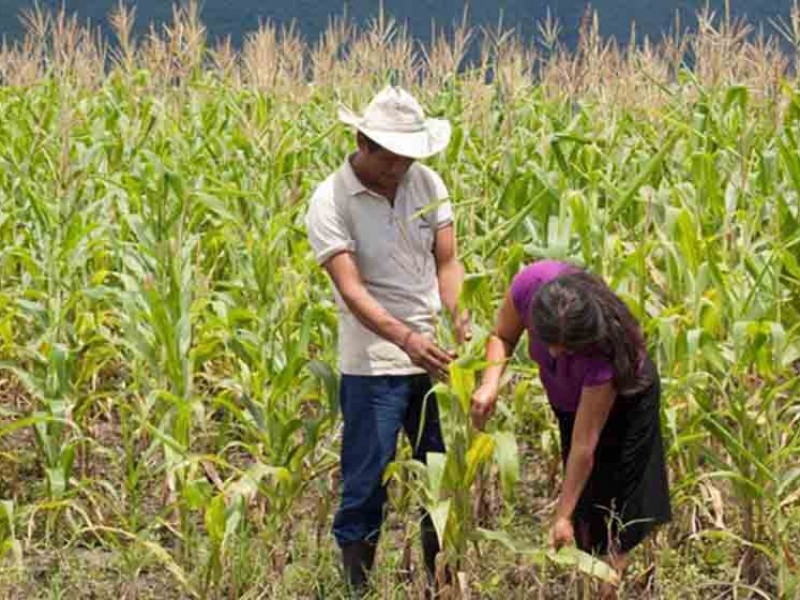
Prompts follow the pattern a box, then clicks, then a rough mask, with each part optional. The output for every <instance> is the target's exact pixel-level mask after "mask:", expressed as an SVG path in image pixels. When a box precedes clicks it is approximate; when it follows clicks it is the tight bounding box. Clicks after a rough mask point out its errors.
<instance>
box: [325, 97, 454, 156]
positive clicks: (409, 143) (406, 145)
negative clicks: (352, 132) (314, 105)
mask: <svg viewBox="0 0 800 600" xmlns="http://www.w3.org/2000/svg"><path fill="white" fill-rule="evenodd" d="M339 120H340V121H341V122H342V123H345V124H347V125H351V126H353V127H355V128H356V129H358V130H359V131H361V132H362V133H363V134H364V135H366V136H367V137H368V138H369V139H371V140H373V141H374V142H375V143H377V144H380V145H381V146H383V147H384V148H386V149H387V150H389V151H390V152H393V153H394V154H397V155H399V156H405V157H407V158H428V157H430V156H433V155H434V154H438V153H439V152H441V151H442V150H444V149H445V148H447V144H449V143H450V135H451V132H452V128H451V127H450V122H449V121H448V120H447V119H425V126H424V128H423V129H421V130H420V131H414V132H405V131H386V130H384V129H372V128H370V127H368V126H366V125H365V124H364V120H363V118H362V117H361V116H360V115H357V114H355V113H354V112H352V111H350V110H349V109H347V108H345V107H340V108H339Z"/></svg>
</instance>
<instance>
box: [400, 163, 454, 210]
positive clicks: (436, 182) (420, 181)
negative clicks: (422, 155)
mask: <svg viewBox="0 0 800 600" xmlns="http://www.w3.org/2000/svg"><path fill="white" fill-rule="evenodd" d="M409 175H410V176H411V177H412V179H413V181H414V183H415V184H416V185H418V186H421V187H422V189H423V190H424V191H425V195H426V196H427V198H426V199H425V200H426V202H435V201H437V200H443V199H445V198H447V195H448V193H447V187H446V186H445V184H444V181H442V178H441V176H440V175H439V173H437V172H436V171H434V170H433V169H432V168H430V167H429V166H428V165H424V164H422V163H418V162H415V163H414V164H412V165H411V167H410V168H409Z"/></svg>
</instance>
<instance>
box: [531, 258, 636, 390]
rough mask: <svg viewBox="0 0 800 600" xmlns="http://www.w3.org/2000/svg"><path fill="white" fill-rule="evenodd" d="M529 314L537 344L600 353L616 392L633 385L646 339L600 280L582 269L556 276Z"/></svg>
mask: <svg viewBox="0 0 800 600" xmlns="http://www.w3.org/2000/svg"><path fill="white" fill-rule="evenodd" d="M531 313H532V324H533V329H534V332H535V334H536V337H537V338H538V339H539V340H540V341H541V342H543V343H545V344H548V345H561V346H564V347H565V348H567V349H568V350H572V351H578V352H581V351H586V352H592V353H595V352H598V353H600V354H601V355H602V356H604V357H605V358H607V359H608V360H609V361H610V362H611V364H612V367H613V370H614V386H615V387H616V389H617V390H618V391H620V392H623V391H625V390H628V389H631V388H634V387H636V385H637V382H638V377H637V368H638V366H639V362H640V359H641V357H642V355H643V354H644V352H645V342H644V336H643V335H642V331H641V328H640V327H639V323H638V322H637V321H636V319H635V318H634V316H633V315H632V314H631V311H630V310H629V309H628V307H627V306H626V305H625V303H624V302H623V301H622V300H620V298H619V297H618V296H617V295H616V294H615V293H614V292H612V291H611V289H610V288H609V287H608V286H607V285H606V283H605V282H604V281H603V280H602V279H600V278H599V277H596V276H594V275H592V274H590V273H586V272H584V271H579V272H576V273H569V274H567V275H562V276H560V277H557V278H556V279H554V280H552V281H549V282H548V283H546V284H544V285H543V286H542V287H541V288H539V290H538V291H537V292H536V294H535V295H534V297H533V302H532V303H531Z"/></svg>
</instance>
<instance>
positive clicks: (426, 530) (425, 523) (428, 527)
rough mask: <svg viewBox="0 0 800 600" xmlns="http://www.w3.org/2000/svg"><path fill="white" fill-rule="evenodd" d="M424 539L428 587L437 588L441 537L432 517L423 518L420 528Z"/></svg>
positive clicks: (423, 548) (423, 549)
mask: <svg viewBox="0 0 800 600" xmlns="http://www.w3.org/2000/svg"><path fill="white" fill-rule="evenodd" d="M420 534H421V537H422V558H423V559H424V561H425V572H426V573H427V575H428V585H429V586H430V587H431V588H435V587H436V555H437V554H439V549H440V548H439V537H438V536H437V535H436V527H434V525H433V521H432V520H431V517H430V515H425V516H424V517H423V518H422V524H421V526H420Z"/></svg>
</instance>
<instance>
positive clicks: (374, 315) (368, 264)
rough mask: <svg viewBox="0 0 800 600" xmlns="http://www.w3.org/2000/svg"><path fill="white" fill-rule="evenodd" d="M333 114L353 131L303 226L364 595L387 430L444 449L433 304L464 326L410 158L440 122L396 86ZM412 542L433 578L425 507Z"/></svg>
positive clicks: (388, 447) (354, 561) (433, 137)
mask: <svg viewBox="0 0 800 600" xmlns="http://www.w3.org/2000/svg"><path fill="white" fill-rule="evenodd" d="M339 118H340V120H341V121H343V122H344V123H346V124H349V125H352V126H354V127H355V128H356V130H357V134H356V138H357V146H358V147H357V150H356V152H355V153H354V154H352V155H351V156H349V157H348V158H347V160H346V161H345V162H344V164H343V165H342V166H341V167H340V168H339V169H338V170H337V171H336V172H335V173H334V174H333V175H331V176H330V177H329V178H328V179H326V180H325V181H324V182H323V183H322V184H321V185H320V186H319V187H318V188H317V189H316V191H315V193H314V195H313V197H312V199H311V203H310V207H309V210H308V214H307V216H306V226H307V229H308V238H309V241H310V243H311V246H312V248H313V250H314V254H315V257H316V259H317V261H318V262H319V263H320V264H321V265H322V266H323V267H324V268H325V269H326V270H327V272H328V273H329V275H330V277H331V279H332V280H333V283H334V294H335V296H336V301H337V305H338V308H339V354H340V360H339V368H340V371H341V374H342V380H341V388H340V404H341V410H342V416H343V420H344V431H343V437H342V452H341V477H342V482H343V486H342V487H343V491H342V497H341V504H340V506H339V510H338V512H337V514H336V517H335V520H334V526H333V531H334V535H335V537H336V540H337V542H338V544H339V546H340V547H341V549H342V559H343V563H344V570H345V575H346V577H347V580H348V582H349V584H350V585H351V586H352V587H354V588H356V589H357V590H362V591H363V589H364V587H365V584H366V578H367V576H368V573H369V570H370V569H371V568H372V563H373V560H374V557H375V547H376V544H377V541H378V537H379V535H380V528H381V524H382V522H383V510H384V504H385V501H386V489H385V487H384V485H383V483H382V475H383V471H384V469H385V467H386V466H387V464H388V463H389V462H391V460H392V459H393V457H394V452H395V447H396V444H397V434H398V431H399V430H400V428H401V427H403V428H404V429H405V431H406V434H407V435H408V437H409V440H410V442H411V444H412V446H413V455H414V458H415V459H417V460H422V461H424V460H425V456H426V454H427V453H428V452H443V451H444V443H443V441H442V434H441V431H440V428H439V413H438V407H437V404H436V401H435V399H434V398H433V397H432V396H431V397H430V398H428V399H427V400H426V395H427V393H428V392H429V390H430V388H431V378H436V379H441V378H444V377H445V376H446V374H447V366H448V363H450V361H451V360H452V359H453V357H454V355H453V354H452V353H451V352H448V351H445V350H444V349H442V348H440V347H439V346H438V345H437V344H436V342H435V341H434V333H435V325H436V320H437V315H438V313H439V311H440V309H441V306H442V305H444V306H445V307H446V308H447V310H448V311H449V312H450V315H451V317H452V318H453V322H454V324H455V329H456V335H457V338H458V341H459V342H463V341H465V340H466V339H468V338H469V337H470V329H469V318H468V315H467V313H466V311H459V310H458V308H457V298H458V294H459V291H460V288H461V284H462V282H463V277H464V273H463V269H462V267H461V264H460V263H459V261H458V259H457V257H456V240H455V233H454V231H455V230H454V226H453V218H452V208H451V205H450V203H449V202H448V200H447V198H448V194H447V189H446V188H445V186H444V183H443V182H442V180H441V178H440V177H439V176H438V175H437V174H436V173H435V172H434V171H432V170H431V169H429V168H428V167H425V166H423V165H421V164H418V163H416V162H415V160H416V159H421V158H426V157H429V156H433V155H434V154H436V153H438V152H440V151H441V150H443V149H444V148H445V147H446V146H447V143H448V141H449V139H450V124H449V122H448V121H446V120H443V119H426V118H425V115H424V113H423V111H422V108H421V107H420V105H419V104H418V103H417V101H416V100H415V99H414V98H413V97H412V96H411V95H410V94H409V93H408V92H406V91H404V90H402V89H399V88H396V87H388V88H386V89H384V90H383V91H381V92H380V93H379V94H378V95H377V96H375V98H374V99H373V100H372V102H371V103H370V104H369V106H368V107H367V109H366V110H365V112H364V114H363V115H361V116H360V115H356V114H354V113H352V112H350V111H348V110H346V109H344V108H342V109H340V111H339ZM423 413H424V414H423ZM420 429H421V431H420ZM422 545H423V554H424V557H425V565H426V570H427V571H428V575H429V577H433V573H434V571H435V558H436V554H437V553H438V551H439V544H438V541H437V538H436V532H435V530H434V527H433V524H432V521H431V520H430V517H429V516H427V515H425V517H424V518H423V522H422Z"/></svg>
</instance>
